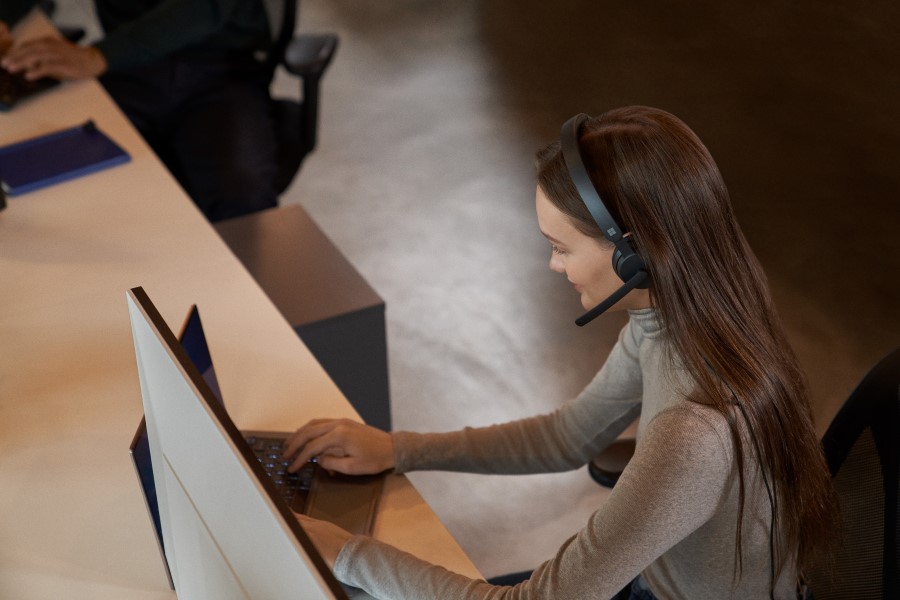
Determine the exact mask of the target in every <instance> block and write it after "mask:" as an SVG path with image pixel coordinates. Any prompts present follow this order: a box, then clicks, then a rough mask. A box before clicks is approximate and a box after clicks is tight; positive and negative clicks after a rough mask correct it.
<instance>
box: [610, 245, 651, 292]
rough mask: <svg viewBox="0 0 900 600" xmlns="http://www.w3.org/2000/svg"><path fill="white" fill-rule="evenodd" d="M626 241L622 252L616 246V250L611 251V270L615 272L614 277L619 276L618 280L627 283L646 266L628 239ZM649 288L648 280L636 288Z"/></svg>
mask: <svg viewBox="0 0 900 600" xmlns="http://www.w3.org/2000/svg"><path fill="white" fill-rule="evenodd" d="M625 239H626V243H627V246H626V250H625V251H624V252H623V251H622V250H621V249H620V246H618V245H617V246H616V249H615V250H614V251H613V256H612V263H613V270H615V272H616V275H618V276H619V279H621V280H622V281H628V280H629V279H631V278H632V277H634V276H635V275H637V274H638V273H639V272H640V271H646V270H647V265H646V264H645V263H644V259H643V258H641V256H640V255H639V254H638V253H637V252H635V250H634V243H633V242H632V240H631V239H630V238H625ZM649 286H650V280H649V278H648V279H647V281H645V282H644V283H642V284H640V285H639V286H637V287H638V288H647V287H649Z"/></svg>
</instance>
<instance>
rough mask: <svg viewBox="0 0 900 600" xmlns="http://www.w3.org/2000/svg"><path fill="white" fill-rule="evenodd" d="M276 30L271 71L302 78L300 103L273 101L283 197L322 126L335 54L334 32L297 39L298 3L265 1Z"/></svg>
mask: <svg viewBox="0 0 900 600" xmlns="http://www.w3.org/2000/svg"><path fill="white" fill-rule="evenodd" d="M263 5H264V6H265V9H266V14H267V15H268V17H269V23H270V28H271V30H272V39H273V40H274V44H273V47H272V49H271V51H270V52H269V56H268V67H269V69H270V70H271V73H272V74H273V75H274V73H275V69H276V68H278V66H279V65H281V66H283V67H284V68H285V69H286V70H287V72H288V73H291V74H292V75H296V76H297V77H299V78H300V80H301V83H300V99H299V100H294V99H282V98H273V100H272V105H273V106H272V108H273V114H274V120H275V123H276V127H277V141H278V173H277V175H276V180H275V184H276V190H277V192H278V194H281V193H282V192H284V190H285V189H287V187H288V186H289V185H290V184H291V181H293V179H294V176H295V175H296V174H297V172H298V171H299V169H300V165H301V164H302V163H303V159H304V158H305V157H306V155H307V154H309V153H310V152H312V151H313V149H314V148H315V147H316V134H317V131H318V122H319V83H320V81H321V79H322V75H323V74H324V73H325V70H326V69H327V68H328V65H330V64H331V60H332V59H333V58H334V53H335V51H336V50H337V45H338V36H337V35H336V34H333V33H319V34H313V33H304V34H299V35H296V36H295V35H294V28H295V24H296V21H297V14H298V11H299V0H263Z"/></svg>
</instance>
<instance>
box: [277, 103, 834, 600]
mask: <svg viewBox="0 0 900 600" xmlns="http://www.w3.org/2000/svg"><path fill="white" fill-rule="evenodd" d="M570 123H571V122H570ZM577 123H578V121H576V124H577ZM567 125H568V124H567ZM564 131H565V129H564ZM573 134H574V137H572V139H571V140H570V143H571V144H574V145H575V146H576V153H575V157H576V158H575V159H574V160H578V159H579V158H580V160H581V161H583V168H584V169H585V170H586V171H587V174H588V176H589V182H588V185H592V187H593V188H594V190H595V191H596V193H597V195H599V199H602V200H599V199H598V201H600V202H602V204H603V205H604V207H605V209H606V211H608V213H609V214H608V216H609V217H610V218H611V220H612V221H614V222H615V223H616V224H621V229H622V230H621V232H618V233H620V234H622V235H623V238H622V239H618V240H617V244H618V245H617V246H614V244H613V243H612V242H610V241H608V239H607V236H608V235H609V233H607V236H605V235H604V232H603V231H601V229H600V227H599V226H598V224H597V221H595V217H594V216H592V212H591V210H589V209H588V207H586V205H585V201H584V199H583V198H582V195H580V194H579V192H578V189H576V187H575V185H574V184H573V175H572V173H570V170H571V169H573V165H572V164H571V161H572V160H573V159H572V158H571V156H572V152H571V151H568V152H567V153H566V155H565V157H564V156H563V153H562V152H561V150H560V145H559V144H552V145H550V146H548V147H547V148H545V149H543V150H541V151H540V152H538V154H537V156H536V166H537V179H538V187H537V193H536V210H537V218H538V223H539V226H540V229H541V232H542V233H543V234H544V235H545V236H546V237H547V239H548V240H549V241H550V243H551V247H552V256H551V259H550V267H551V269H553V270H554V271H557V272H559V273H562V274H565V276H566V277H567V278H568V280H569V281H570V282H571V283H572V284H573V285H574V286H575V290H576V291H577V292H578V293H579V294H580V295H581V301H582V304H583V305H584V307H585V308H587V309H590V308H593V307H594V306H595V305H597V304H598V303H601V302H602V301H603V300H604V299H607V298H608V297H610V295H611V294H613V293H614V292H616V290H619V289H620V288H622V284H623V281H626V283H628V284H631V287H632V288H633V289H631V288H629V287H627V286H626V287H625V288H624V289H622V292H623V293H624V292H627V293H624V296H623V297H622V298H621V299H620V300H618V301H617V302H615V304H614V306H613V307H612V308H611V310H627V311H628V314H629V317H630V318H629V322H628V323H627V325H626V326H625V327H624V329H623V330H622V332H621V334H620V336H619V341H618V343H617V344H616V345H615V347H614V348H613V350H612V351H611V353H610V355H609V358H608V360H607V362H606V364H605V365H604V366H603V368H602V369H601V370H600V372H599V373H598V374H597V376H596V377H595V378H594V380H593V381H592V382H591V383H590V384H589V385H588V386H587V388H586V389H585V390H584V391H583V392H582V393H581V394H580V395H579V396H578V398H576V399H575V400H573V401H571V402H569V403H567V404H566V405H565V406H563V407H562V408H561V409H559V410H558V411H556V412H554V413H551V414H548V415H544V416H540V417H535V418H531V419H524V420H521V421H515V422H512V423H507V424H504V425H496V426H492V427H486V428H479V429H471V428H467V429H465V430H463V431H459V432H452V433H444V434H415V433H409V432H395V433H393V434H387V433H384V432H379V431H377V430H373V429H371V428H368V427H365V426H362V425H357V424H354V423H350V422H348V421H315V422H312V423H310V424H308V425H306V426H304V427H303V428H301V429H300V430H298V431H297V433H296V434H294V436H293V438H292V439H291V441H290V444H289V449H288V454H289V455H290V456H293V457H295V459H296V461H295V463H294V464H295V465H297V466H299V464H300V463H302V462H304V461H306V460H308V459H310V458H311V457H314V456H317V457H318V460H319V462H320V463H321V464H322V465H323V466H325V467H327V468H329V469H336V470H338V471H342V472H346V473H373V472H378V471H381V470H384V469H390V468H394V469H396V470H397V471H400V472H406V471H412V470H421V469H443V470H460V471H472V472H483V473H535V472H548V471H563V470H568V469H574V468H578V467H580V466H582V465H584V464H585V463H586V462H588V461H589V460H591V458H592V457H593V456H596V455H597V454H598V453H600V452H601V451H602V450H603V449H604V448H606V447H607V446H608V445H609V444H610V443H611V442H612V441H613V440H614V439H615V438H616V436H617V435H618V434H619V433H620V432H621V431H622V430H623V429H624V428H625V427H626V426H627V425H628V424H629V423H630V422H631V421H632V420H633V419H634V418H635V417H636V416H637V415H638V414H639V415H640V417H641V421H640V426H639V429H638V433H637V446H636V450H635V454H634V457H633V458H632V459H631V461H630V463H629V464H628V467H627V468H626V469H625V471H624V472H623V473H622V475H621V477H620V479H619V481H618V483H617V484H616V486H615V488H614V489H613V491H612V493H611V494H610V496H609V498H608V500H607V501H606V503H605V504H604V505H603V506H602V507H600V509H599V510H598V511H597V512H595V513H594V514H593V515H592V516H591V517H590V519H589V520H588V523H587V524H586V526H585V528H584V529H583V530H582V531H581V532H579V533H578V534H577V535H576V536H574V537H573V538H571V539H570V540H568V541H567V542H566V543H565V544H564V545H563V547H562V548H560V550H559V551H558V553H557V555H556V556H555V557H554V558H553V559H552V560H550V561H548V562H546V563H544V564H542V565H541V566H539V567H538V568H537V569H536V570H535V571H534V573H533V574H532V576H531V578H530V579H529V580H527V581H525V582H523V583H521V584H519V585H518V586H515V587H496V586H491V585H490V584H488V583H485V582H479V581H473V580H470V579H467V578H465V577H462V576H458V575H455V574H451V573H448V572H446V571H445V570H443V569H440V568H438V567H434V566H432V565H429V564H427V563H424V562H422V561H419V560H418V559H416V558H414V557H411V556H409V555H407V554H404V553H402V552H400V551H398V550H396V549H394V548H391V547H389V546H387V545H384V544H381V543H379V542H376V541H373V540H371V539H368V538H364V537H352V538H351V537H350V536H349V535H347V534H346V533H344V532H342V531H340V530H339V529H338V528H336V527H334V526H332V525H329V524H323V523H320V522H315V521H310V520H304V521H303V524H304V527H306V529H307V530H308V531H309V533H310V535H311V536H312V538H313V540H314V542H315V543H316V544H317V546H318V547H320V548H321V550H322V552H323V554H324V555H325V557H326V560H328V561H330V562H331V563H332V564H333V565H334V570H335V575H336V576H337V577H338V579H341V580H343V581H345V582H346V583H349V584H351V585H356V586H358V587H362V588H364V589H367V590H369V591H370V592H372V593H374V594H375V595H376V596H379V597H385V598H403V599H405V598H441V599H450V598H547V599H549V598H610V597H613V596H616V594H617V593H621V594H622V596H620V597H624V598H629V597H631V598H651V599H652V598H661V599H662V598H666V599H668V598H688V599H691V600H698V599H704V598H709V599H713V598H715V599H721V598H767V597H769V598H779V599H781V598H784V599H787V598H796V589H797V588H796V585H797V580H798V574H799V573H801V572H802V570H803V568H804V567H805V566H806V565H807V564H808V563H809V561H810V559H811V557H812V556H813V554H814V553H815V551H816V550H817V549H818V548H821V547H822V545H823V544H824V543H825V542H826V540H827V538H828V532H829V531H830V530H831V529H832V528H833V526H834V520H835V514H836V512H835V506H836V504H835V499H834V495H833V491H832V488H831V482H830V477H829V474H828V471H827V468H826V466H825V462H824V459H823V457H822V454H821V450H820V446H819V443H818V440H817V438H816V435H815V431H814V429H813V425H812V421H811V417H810V410H809V402H808V395H807V391H806V388H805V384H804V379H803V376H802V374H801V372H800V368H799V366H798V363H797V360H796V358H795V356H794V354H793V352H792V351H791V349H790V347H789V346H788V343H787V341H786V339H785V335H784V331H783V329H782V327H781V324H780V322H779V320H778V317H777V316H776V314H775V310H774V307H773V306H772V301H771V297H770V295H769V291H768V289H767V285H766V281H765V277H764V275H763V273H762V271H761V269H760V267H759V265H758V263H757V261H756V259H755V257H754V256H753V253H752V252H751V250H750V248H749V247H748V245H747V243H746V241H745V240H744V237H743V235H742V233H741V231H740V229H739V227H738V225H737V223H736V221H735V218H734V214H733V212H732V209H731V206H730V203H729V200H728V194H727V191H726V189H725V185H724V183H723V181H722V177H721V175H720V173H719V171H718V168H717V167H716V165H715V162H714V161H713V159H712V157H711V156H710V155H709V152H708V151H707V150H706V148H705V147H704V146H703V144H702V143H701V142H700V140H699V139H698V138H697V137H696V135H694V133H693V132H692V131H691V130H690V129H688V127H687V126H686V125H685V124H684V123H682V122H681V121H680V120H678V119H677V118H676V117H674V116H672V115H671V114H668V113H666V112H664V111H661V110H657V109H652V108H646V107H628V108H623V109H619V110H614V111H610V112H608V113H606V114H604V115H602V116H600V117H597V118H594V119H587V120H586V122H584V123H583V125H581V126H580V127H576V128H575V131H574V132H573ZM575 178H576V179H577V176H576V177H575ZM582 183H585V182H582ZM583 187H584V186H583V185H582V186H581V188H580V189H583ZM594 214H596V213H594ZM604 229H605V230H606V231H607V232H608V231H609V228H607V227H606V223H604ZM623 240H626V241H627V245H624V246H623ZM632 249H633V250H634V252H635V253H636V257H634V256H631V257H628V260H629V261H631V260H632V259H633V258H636V259H637V260H638V261H639V262H638V263H637V266H636V268H635V266H634V265H631V267H629V268H628V269H622V268H618V270H619V274H617V273H616V270H617V268H613V266H611V265H613V264H614V261H618V262H619V263H621V260H620V259H621V256H616V252H617V250H618V251H619V252H620V253H621V252H622V251H623V250H624V253H625V254H629V253H631V252H632ZM621 266H622V265H621V264H619V267H621ZM629 269H630V270H629ZM641 271H646V272H648V273H649V280H648V281H649V282H650V285H649V287H646V288H643V287H642V285H644V284H645V283H647V282H648V281H645V282H643V283H642V282H641V281H640V280H641V279H643V277H644V276H643V275H640V276H635V274H636V273H638V274H639V273H640V272H641ZM629 290H630V291H629ZM620 590H621V592H620Z"/></svg>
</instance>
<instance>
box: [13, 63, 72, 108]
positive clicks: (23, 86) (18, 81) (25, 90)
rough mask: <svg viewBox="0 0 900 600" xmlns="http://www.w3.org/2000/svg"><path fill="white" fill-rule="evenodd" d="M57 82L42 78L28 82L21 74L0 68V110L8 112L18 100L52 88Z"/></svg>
mask: <svg viewBox="0 0 900 600" xmlns="http://www.w3.org/2000/svg"><path fill="white" fill-rule="evenodd" d="M58 83H59V81H57V80H55V79H49V78H47V77H43V78H41V79H38V80H36V81H28V80H27V79H25V78H24V77H23V76H22V75H21V74H13V73H10V72H9V71H7V70H6V69H3V68H0V110H9V109H10V108H12V106H13V104H15V103H16V102H17V101H18V100H19V99H20V98H24V97H26V96H30V95H32V94H36V93H38V92H40V91H43V90H46V89H47V88H50V87H53V86H54V85H56V84H58Z"/></svg>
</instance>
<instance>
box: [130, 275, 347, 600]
mask: <svg viewBox="0 0 900 600" xmlns="http://www.w3.org/2000/svg"><path fill="white" fill-rule="evenodd" d="M128 303H129V313H130V316H131V323H132V333H133V336H134V341H135V350H136V354H137V360H138V373H139V375H140V379H141V393H142V396H143V400H144V412H145V415H146V421H142V423H141V426H140V427H139V430H138V432H137V435H136V436H135V442H134V443H133V449H132V454H133V456H134V457H135V465H136V466H137V467H138V471H139V473H140V472H141V471H144V473H146V475H141V482H142V485H143V486H144V491H145V497H146V499H147V505H148V507H150V508H151V512H152V513H153V514H154V526H155V527H156V531H157V535H158V539H159V540H160V546H161V548H163V547H164V543H165V545H166V546H171V549H170V548H168V547H166V548H165V551H164V557H165V559H166V562H167V567H168V570H169V573H170V583H171V582H172V581H173V580H174V582H175V584H177V585H178V586H180V588H179V594H181V593H182V592H184V593H187V594H189V595H190V594H191V590H194V591H196V592H198V593H199V596H197V597H200V598H210V599H212V598H223V597H232V596H234V595H235V594H238V596H237V597H245V596H246V597H285V596H286V595H294V594H296V593H301V592H302V594H304V595H305V596H308V597H310V598H344V599H346V598H347V593H346V592H345V590H344V589H342V587H341V585H340V584H339V583H338V582H337V581H336V580H335V579H334V575H333V574H332V573H331V571H330V570H329V569H328V567H327V565H326V564H325V562H324V561H323V559H322V558H321V556H320V555H319V554H318V552H317V550H316V548H315V546H314V545H313V544H312V542H311V540H310V539H309V538H308V536H307V535H306V533H305V532H304V531H303V529H302V527H300V524H299V523H298V522H297V520H296V518H295V517H294V516H293V514H292V513H291V512H290V509H289V508H288V506H287V505H286V504H285V503H284V502H283V501H281V500H279V499H278V498H279V496H278V493H277V491H276V489H275V487H274V485H273V483H272V482H271V480H270V478H269V477H268V476H267V475H266V473H265V471H263V470H262V467H261V466H260V465H259V463H258V461H257V460H256V459H255V457H254V456H253V454H252V452H251V450H250V448H249V447H248V446H247V444H246V442H245V440H244V438H243V436H242V435H241V433H240V432H239V431H238V430H237V428H236V427H235V425H234V423H233V422H232V421H231V419H230V418H229V417H228V415H227V413H226V412H225V409H224V406H223V405H222V403H221V396H220V394H218V385H209V384H208V383H207V380H208V379H209V378H212V380H213V381H215V374H214V372H212V371H211V369H210V368H209V367H210V366H211V360H209V358H210V357H209V350H208V347H207V346H206V344H205V341H203V342H201V343H199V344H195V343H194V341H195V340H203V338H204V337H205V336H203V335H202V327H199V328H198V329H199V334H198V333H192V332H193V331H194V327H195V326H196V325H199V317H198V316H196V315H195V310H193V309H192V311H191V315H190V316H189V318H188V320H187V323H186V325H185V328H184V330H183V331H182V336H181V338H182V343H179V342H178V340H177V339H176V338H175V336H174V335H173V334H172V332H171V331H170V330H169V328H168V327H167V326H166V324H165V322H164V321H163V319H162V317H161V315H160V314H159V312H158V311H157V310H156V308H155V307H154V306H153V304H152V302H151V301H150V299H149V298H148V297H147V295H146V293H145V292H144V291H143V289H141V288H135V289H133V290H131V291H130V292H129V294H128ZM195 317H196V318H195ZM192 321H194V325H193V326H192ZM195 335H196V336H197V337H194V336H195ZM189 351H190V353H191V354H189ZM195 357H197V358H195ZM194 360H196V361H197V362H198V363H200V364H199V365H195V364H194ZM203 365H206V369H204V372H203V374H201V368H202V367H203ZM198 367H200V368H198ZM212 389H215V390H216V393H215V394H214V393H213V392H212ZM151 455H152V456H151ZM138 465H140V466H138ZM163 540H165V542H163ZM213 574H215V575H213Z"/></svg>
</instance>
